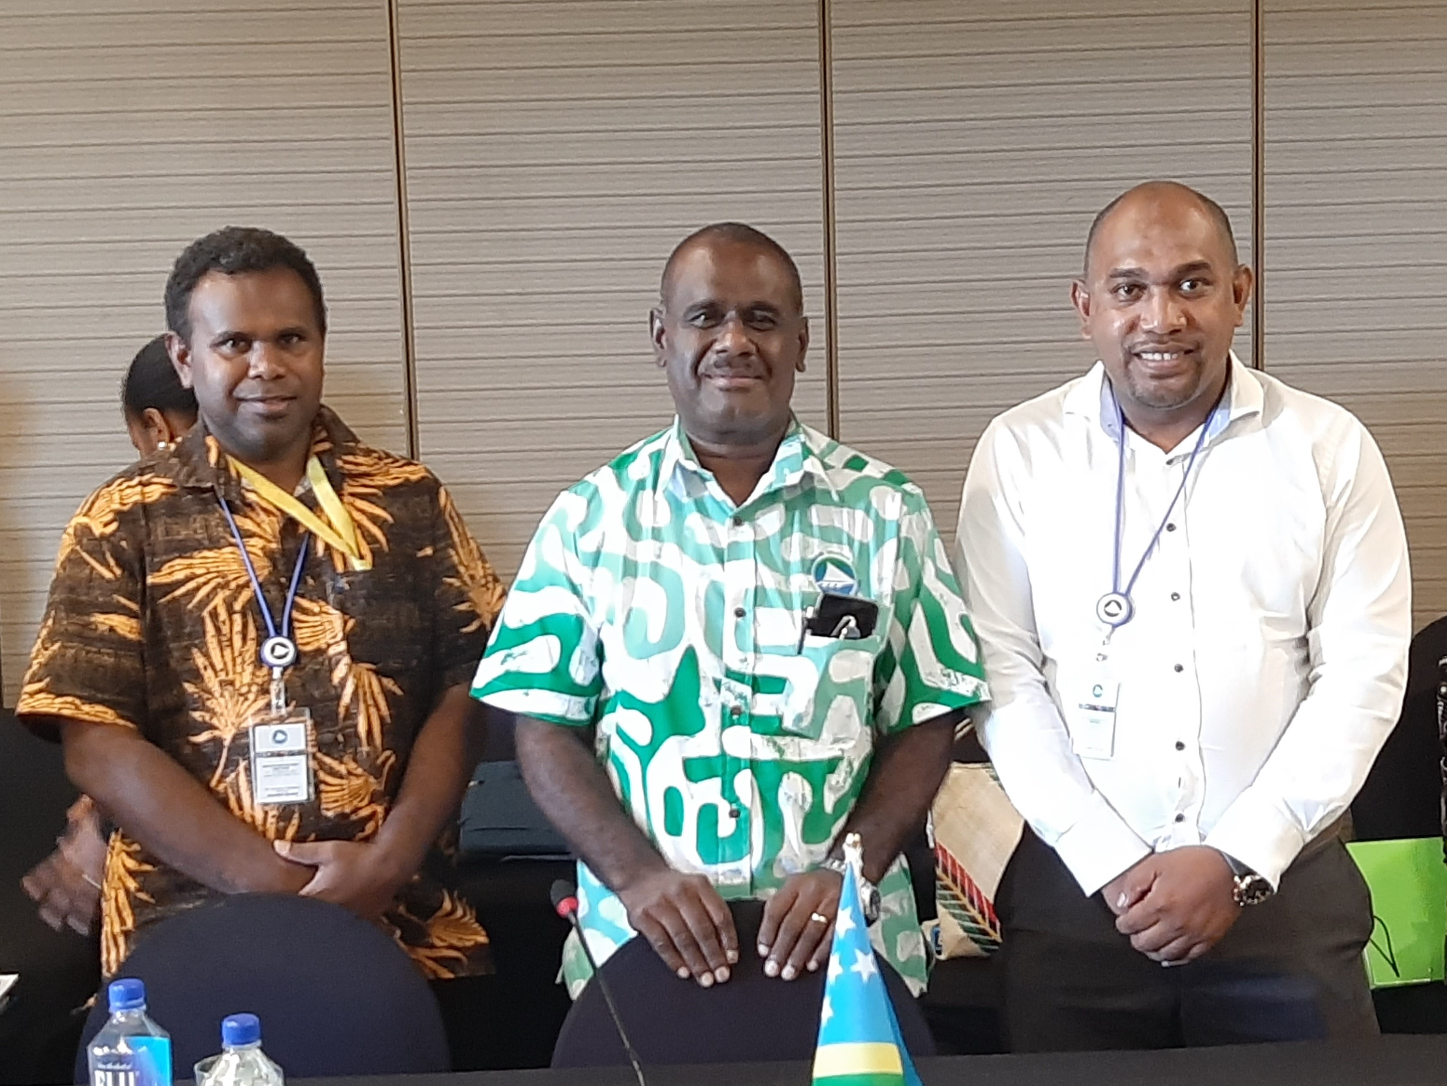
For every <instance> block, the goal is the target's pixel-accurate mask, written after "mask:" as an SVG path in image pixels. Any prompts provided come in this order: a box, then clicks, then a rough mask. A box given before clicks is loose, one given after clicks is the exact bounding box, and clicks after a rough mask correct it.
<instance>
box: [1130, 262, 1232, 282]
mask: <svg viewBox="0 0 1447 1086" xmlns="http://www.w3.org/2000/svg"><path fill="white" fill-rule="evenodd" d="M1210 270H1211V262H1210V261H1209V260H1193V261H1191V262H1190V263H1189V264H1181V265H1179V266H1177V267H1175V268H1173V269H1172V270H1171V278H1172V279H1180V278H1181V277H1182V276H1185V275H1199V274H1200V273H1201V272H1208V271H1210ZM1105 277H1106V278H1107V279H1149V278H1150V276H1148V275H1146V273H1145V272H1144V271H1143V270H1142V269H1140V268H1111V269H1110V271H1109V272H1107V273H1106V276H1105Z"/></svg>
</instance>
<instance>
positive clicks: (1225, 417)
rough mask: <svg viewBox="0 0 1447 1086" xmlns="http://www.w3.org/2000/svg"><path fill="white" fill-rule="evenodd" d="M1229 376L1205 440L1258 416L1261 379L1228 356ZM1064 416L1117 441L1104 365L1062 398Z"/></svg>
mask: <svg viewBox="0 0 1447 1086" xmlns="http://www.w3.org/2000/svg"><path fill="white" fill-rule="evenodd" d="M1229 365H1230V376H1229V378H1228V380H1227V384H1226V402H1225V403H1224V404H1220V405H1218V406H1217V408H1216V410H1215V412H1214V413H1213V414H1212V415H1211V418H1210V420H1209V421H1208V422H1207V424H1206V425H1207V427H1208V428H1209V432H1208V434H1207V439H1208V440H1209V439H1211V438H1215V437H1216V436H1218V435H1219V434H1221V433H1222V432H1223V431H1224V430H1225V429H1226V428H1227V427H1228V426H1230V425H1231V423H1233V422H1235V421H1236V420H1237V419H1241V418H1246V417H1247V416H1249V415H1259V414H1260V413H1261V407H1262V402H1263V392H1262V389H1261V379H1260V378H1259V377H1257V376H1256V374H1255V373H1254V372H1253V371H1252V370H1251V368H1250V367H1249V366H1247V365H1245V364H1244V363H1243V362H1242V361H1241V359H1239V358H1237V357H1236V352H1235V351H1232V352H1231V353H1230V362H1229ZM1064 407H1065V413H1066V414H1068V415H1083V416H1085V417H1086V418H1089V419H1093V420H1094V421H1095V422H1096V423H1097V424H1098V425H1099V426H1100V428H1101V429H1102V430H1104V431H1105V432H1106V434H1108V435H1109V436H1110V439H1111V440H1112V441H1117V440H1119V439H1120V430H1119V429H1118V427H1117V424H1116V413H1115V403H1114V397H1113V396H1112V394H1111V388H1110V382H1109V381H1107V380H1106V377H1105V364H1104V363H1103V362H1099V361H1097V362H1096V364H1095V365H1094V366H1092V367H1091V370H1090V372H1089V373H1087V374H1086V375H1085V377H1083V378H1082V379H1081V380H1080V382H1079V383H1078V384H1076V386H1075V387H1074V388H1072V389H1071V390H1070V391H1069V392H1068V393H1066V394H1065V404H1064Z"/></svg>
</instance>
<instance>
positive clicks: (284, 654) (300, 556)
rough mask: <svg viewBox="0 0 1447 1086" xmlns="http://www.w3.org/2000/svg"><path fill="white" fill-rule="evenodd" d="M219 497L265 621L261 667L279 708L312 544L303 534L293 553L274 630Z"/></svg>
mask: <svg viewBox="0 0 1447 1086" xmlns="http://www.w3.org/2000/svg"><path fill="white" fill-rule="evenodd" d="M218 496H219V495H218ZM220 500H221V511H222V512H223V513H225V514H226V523H227V524H228V525H230V527H231V535H232V537H233V538H234V539H235V540H236V546H237V549H239V550H240V551H241V561H242V563H243V564H244V565H245V566H246V575H247V576H248V577H250V578H251V590H252V592H253V593H255V595H256V606H257V607H258V608H259V609H260V610H261V617H262V620H263V621H265V623H266V640H265V641H263V642H262V643H261V653H260V656H261V663H262V665H263V666H264V667H267V668H270V669H271V700H272V708H273V709H278V710H279V709H281V708H282V707H283V704H284V701H285V699H284V697H283V696H282V694H281V690H280V686H281V675H282V672H283V671H285V670H286V669H287V668H289V667H290V666H291V665H292V664H294V663H296V657H297V648H296V642H295V641H294V640H292V636H291V612H292V609H293V608H294V607H295V606H296V593H297V587H298V586H299V585H300V584H301V569H302V566H304V565H306V554H307V546H308V544H310V543H311V535H310V534H309V533H308V534H307V535H304V536H302V540H301V550H300V551H299V552H297V556H296V567H295V568H294V569H293V570H292V571H291V584H290V585H289V586H288V587H287V590H286V604H285V606H284V607H283V609H282V612H281V628H280V629H277V626H276V619H274V618H273V617H272V614H271V608H270V606H268V605H267V602H266V596H265V595H264V594H263V593H262V591H261V578H259V577H258V576H257V575H256V566H255V565H254V564H252V561H251V555H250V554H249V553H248V552H247V550H246V543H245V542H244V541H243V540H242V538H241V529H240V528H238V527H237V526H236V518H235V517H234V516H232V515H231V507H230V506H229V505H227V504H226V499H225V498H221V499H220Z"/></svg>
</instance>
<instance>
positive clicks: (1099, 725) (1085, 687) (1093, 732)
mask: <svg viewBox="0 0 1447 1086" xmlns="http://www.w3.org/2000/svg"><path fill="white" fill-rule="evenodd" d="M1119 700H1120V683H1119V682H1117V681H1116V679H1115V674H1114V672H1113V671H1112V670H1111V667H1110V660H1109V658H1106V656H1105V653H1099V654H1097V656H1096V658H1095V659H1094V660H1092V661H1091V663H1090V666H1089V667H1087V668H1086V669H1085V672H1084V674H1083V675H1082V676H1081V682H1080V683H1079V684H1078V685H1077V686H1076V688H1075V689H1074V690H1073V691H1072V692H1071V713H1070V715H1071V718H1072V719H1071V722H1070V748H1071V749H1072V750H1073V751H1075V753H1076V754H1078V755H1080V756H1081V757H1082V758H1113V757H1115V707H1116V703H1117V702H1118V701H1119Z"/></svg>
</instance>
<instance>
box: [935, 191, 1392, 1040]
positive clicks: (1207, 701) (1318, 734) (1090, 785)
mask: <svg viewBox="0 0 1447 1086" xmlns="http://www.w3.org/2000/svg"><path fill="white" fill-rule="evenodd" d="M1251 286H1252V278H1251V270H1250V269H1249V268H1248V267H1247V266H1245V265H1244V264H1241V263H1240V262H1239V260H1238V259H1237V255H1236V246H1235V242H1234V240H1233V239H1232V236H1231V228H1230V222H1229V221H1228V219H1227V217H1226V215H1225V213H1224V212H1223V211H1222V210H1221V208H1220V207H1219V206H1218V205H1216V204H1215V203H1213V202H1212V201H1210V200H1208V199H1207V198H1206V197H1204V196H1202V195H1201V194H1199V193H1197V192H1195V191H1193V190H1191V189H1188V188H1186V187H1185V186H1182V185H1177V184H1173V183H1163V182H1152V183H1149V184H1145V185H1141V186H1139V187H1137V188H1134V189H1132V190H1130V191H1129V192H1127V193H1125V194H1124V195H1122V196H1121V197H1119V198H1118V199H1117V200H1115V201H1114V202H1113V203H1111V204H1110V205H1109V206H1108V207H1106V209H1105V210H1104V211H1102V212H1101V214H1100V216H1099V217H1097V219H1096V221H1095V224H1094V225H1093V226H1092V228H1091V233H1090V238H1089V241H1088V242H1087V252H1086V264H1085V272H1084V275H1083V276H1082V277H1081V278H1080V279H1079V280H1077V281H1076V282H1075V283H1074V285H1073V287H1072V290H1071V296H1072V300H1073V302H1074V304H1075V308H1076V310H1077V311H1078V312H1079V315H1080V321H1081V328H1082V332H1083V334H1084V336H1085V337H1086V338H1088V339H1090V340H1091V341H1092V342H1093V343H1094V345H1095V348H1096V350H1097V351H1098V352H1099V358H1100V361H1099V362H1097V364H1096V365H1095V366H1094V368H1092V369H1091V370H1090V372H1089V373H1087V374H1086V375H1085V376H1083V377H1079V378H1077V379H1075V380H1073V381H1070V382H1068V383H1066V384H1065V385H1063V386H1061V387H1060V388H1058V389H1056V390H1055V391H1053V392H1049V393H1046V394H1045V395H1043V396H1040V397H1038V398H1037V399H1034V400H1031V401H1029V402H1027V403H1024V404H1021V405H1020V406H1018V407H1016V408H1014V409H1012V410H1010V411H1007V412H1005V413H1004V414H1003V415H1001V416H1000V417H999V418H997V419H995V420H994V421H993V422H992V423H991V424H990V426H989V427H988V429H987V430H986V431H985V433H984V435H983V436H982V437H981V439H980V443H979V446H978V447H977V449H976V451H975V455H974V459H973V461H972V462H971V464H970V470H969V475H968V477H967V479H966V481H965V488H964V500H963V507H962V509H961V513H960V526H959V533H958V538H959V544H960V547H961V550H962V552H963V555H964V559H963V568H964V570H965V571H967V574H968V576H967V583H968V588H967V592H968V596H969V606H970V609H971V613H972V614H973V615H974V616H975V619H976V629H977V631H978V633H979V637H980V640H981V643H982V645H983V647H984V653H985V665H986V671H987V674H988V676H989V682H990V687H991V689H992V691H993V693H994V702H993V706H992V711H991V715H990V717H989V719H988V721H987V722H986V723H985V724H984V725H983V727H982V729H981V737H982V739H983V741H984V745H985V747H986V749H987V750H988V751H989V753H990V757H991V759H992V760H993V761H994V764H995V766H996V768H997V769H998V771H999V775H1000V780H1001V782H1002V784H1003V785H1004V787H1005V790H1006V792H1007V793H1008V794H1009V796H1010V798H1011V800H1012V801H1013V802H1014V804H1015V806H1016V807H1017V808H1018V809H1019V810H1020V813H1021V814H1022V815H1023V816H1024V818H1025V820H1026V822H1027V824H1028V828H1027V830H1026V832H1025V834H1024V837H1023V839H1022V841H1021V843H1020V846H1019V847H1018V849H1017V850H1016V852H1015V855H1014V856H1013V857H1012V859H1011V862H1010V864H1009V866H1008V867H1007V869H1006V871H1005V874H1004V877H1003V879H1002V882H1001V886H1000V889H999V893H998V900H997V902H996V905H997V908H998V910H999V913H1000V918H1001V921H1002V924H1003V926H1004V946H1003V950H1002V952H1001V953H1002V960H1001V963H1000V969H1001V974H1002V977H1003V989H1004V995H1005V1015H1006V1026H1007V1032H1008V1034H1009V1038H1010V1041H1011V1044H1012V1046H1013V1047H1014V1048H1015V1049H1017V1050H1050V1049H1085V1048H1122V1047H1142V1048H1144V1047H1166V1046H1175V1045H1183V1044H1185V1045H1189V1044H1212V1043H1231V1042H1248V1041H1264V1040H1278V1039H1281V1040H1284V1039H1294V1038H1300V1037H1313V1036H1323V1035H1331V1036H1353V1035H1364V1034H1370V1033H1374V1032H1375V1031H1376V1019H1375V1017H1374V1015H1373V1012H1372V1004H1371V999H1370V993H1369V992H1368V989H1367V982H1366V977H1365V974H1364V971H1363V968H1362V962H1361V950H1362V947H1363V945H1364V944H1365V943H1366V940H1367V938H1368V936H1369V935H1370V932H1371V927H1372V919H1371V906H1370V899H1369V897H1368V895H1367V891H1366V886H1365V884H1364V883H1363V881H1362V879H1361V877H1360V875H1359V874H1358V872H1357V870H1356V868H1355V866H1354V865H1353V864H1352V862H1351V860H1350V858H1349V857H1348V855H1347V853H1346V850H1345V849H1344V848H1343V847H1342V844H1341V842H1340V833H1341V831H1342V828H1343V826H1342V822H1343V816H1344V815H1345V813H1346V811H1347V807H1348V804H1349V803H1350V802H1351V800H1352V797H1353V796H1354V795H1355V794H1356V791H1357V789H1358V788H1359V787H1360V786H1361V784H1362V781H1363V778H1365V776H1366V774H1367V770H1368V769H1369V768H1370V766H1371V763H1372V760H1373V758H1374V757H1375V756H1376V753H1377V751H1378V749H1379V748H1380V747H1381V745H1382V743H1383V742H1384V741H1385V739H1386V737H1387V734H1388V733H1389V732H1390V730H1391V728H1392V725H1393V724H1394V722H1395V721H1396V719H1397V713H1398V710H1399V708H1400V705H1401V700H1402V691H1403V683H1404V681H1405V670H1406V667H1405V665H1406V654H1407V643H1408V640H1409V637H1410V634H1411V607H1410V577H1409V574H1408V567H1407V548H1406V540H1405V535H1404V533H1403V529H1402V521H1401V516H1400V514H1399V512H1398V510H1397V503H1396V500H1395V497H1394V496H1393V493H1392V486H1391V481H1390V479H1389V478H1388V476H1387V471H1386V466H1385V464H1384V463H1383V461H1382V457H1381V454H1380V452H1379V451H1378V449H1377V446H1376V444H1375V443H1374V442H1373V441H1372V438H1371V436H1370V435H1369V434H1368V433H1367V431H1366V429H1365V428H1364V427H1363V426H1362V425H1361V423H1360V422H1358V421H1357V420H1356V419H1355V418H1354V417H1353V416H1352V415H1351V414H1349V413H1348V412H1347V411H1345V410H1343V409H1342V408H1340V407H1338V406H1336V405H1335V404H1332V403H1329V402H1327V401H1325V400H1321V399H1318V398H1316V397H1314V396H1310V395H1307V394H1306V393H1303V392H1299V391H1297V390H1296V389H1293V388H1290V387H1288V386H1286V385H1284V384H1282V383H1281V382H1280V381H1278V380H1276V379H1275V378H1273V377H1271V376H1269V375H1267V374H1265V373H1261V372H1258V371H1254V370H1251V369H1248V368H1247V367H1245V366H1243V365H1242V364H1241V362H1240V361H1239V360H1237V359H1236V358H1235V356H1234V355H1233V354H1232V353H1231V340H1232V337H1233V335H1234V333H1235V329H1236V328H1238V327H1239V326H1240V324H1241V322H1242V316H1243V314H1244V312H1245V309H1246V305H1247V301H1248V299H1249V297H1250V294H1251ZM1163 966H1177V967H1178V968H1170V969H1167V968H1162V967H1163Z"/></svg>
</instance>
